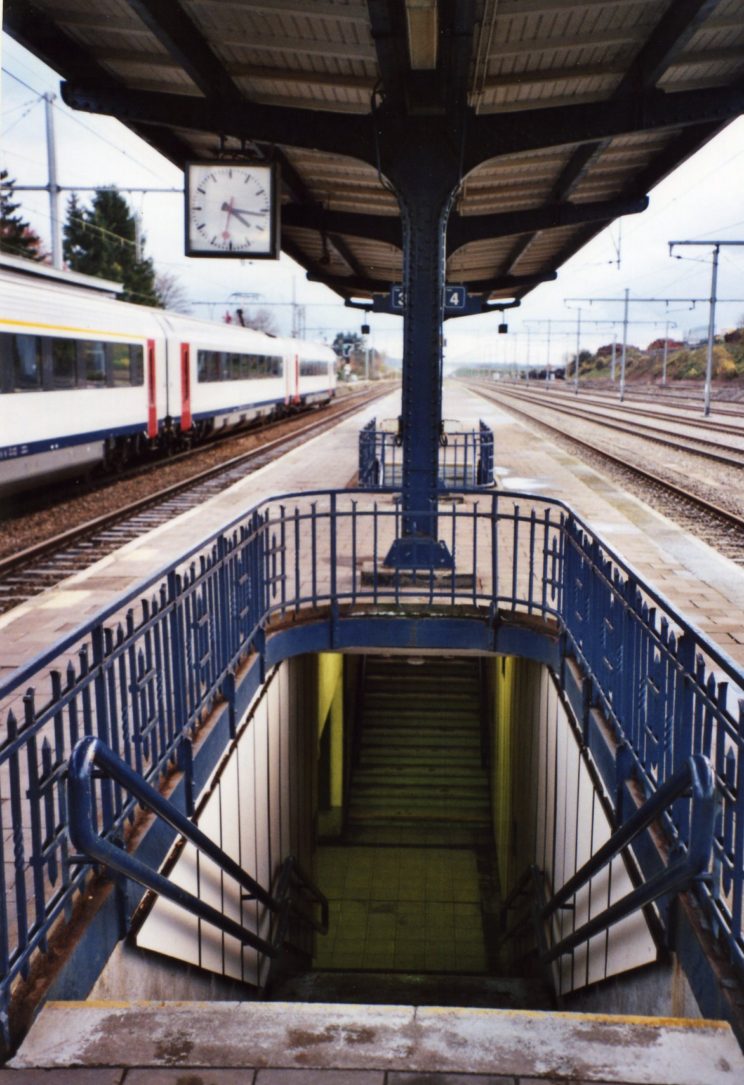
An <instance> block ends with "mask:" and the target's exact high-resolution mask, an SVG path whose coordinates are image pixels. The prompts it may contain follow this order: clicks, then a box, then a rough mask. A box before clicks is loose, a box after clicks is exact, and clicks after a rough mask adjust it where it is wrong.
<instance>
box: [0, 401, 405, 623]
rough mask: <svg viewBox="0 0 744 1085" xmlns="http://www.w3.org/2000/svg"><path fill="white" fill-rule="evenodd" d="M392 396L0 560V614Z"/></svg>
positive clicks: (343, 408)
mask: <svg viewBox="0 0 744 1085" xmlns="http://www.w3.org/2000/svg"><path fill="white" fill-rule="evenodd" d="M389 393H390V388H389V387H388V386H387V385H386V386H385V388H384V389H383V390H377V389H376V390H375V392H374V393H373V394H372V395H366V396H362V397H357V396H355V397H354V398H353V401H351V402H350V401H349V400H346V399H345V400H344V401H341V402H340V403H339V404H338V406H337V407H336V408H335V409H331V410H330V411H324V412H323V414H322V415H321V416H319V417H318V416H316V417H314V418H313V419H312V421H305V422H304V424H301V425H298V426H296V427H294V428H293V429H292V431H291V432H290V433H284V434H283V435H282V436H280V437H276V438H274V439H271V440H267V441H266V442H264V443H262V444H261V445H260V446H259V447H258V448H254V449H251V450H250V451H248V452H243V453H241V454H240V455H238V456H234V457H232V458H231V459H229V460H226V461H224V462H222V463H220V464H218V465H216V466H212V467H209V468H208V469H206V470H203V471H200V472H198V473H197V474H194V475H191V476H190V477H189V478H186V479H182V480H181V481H179V482H177V483H175V484H173V485H169V486H166V487H164V488H161V489H159V490H157V491H155V492H152V493H149V494H148V495H147V496H145V497H142V498H139V499H137V500H136V501H131V502H129V503H127V504H125V505H122V506H121V507H119V508H117V509H116V510H114V511H112V512H109V513H106V514H104V515H102V516H98V517H96V518H95V519H92V520H88V521H86V522H85V523H83V524H80V525H78V526H76V527H73V528H70V529H69V530H67V531H64V532H61V533H59V534H55V535H52V536H50V537H48V538H46V539H43V540H40V541H39V542H38V543H36V544H35V545H33V546H30V547H27V548H25V549H23V550H21V551H18V552H16V553H13V554H11V555H9V556H7V557H4V558H0V614H2V613H4V612H6V611H8V610H11V609H12V608H13V607H15V606H19V605H20V604H21V603H23V602H25V601H26V600H28V599H30V598H32V597H33V596H34V595H38V594H39V593H40V592H43V591H46V590H47V589H48V588H51V587H53V586H54V585H55V584H57V583H59V582H60V581H62V580H64V579H65V578H66V577H68V576H72V575H73V574H74V573H78V572H81V571H82V570H83V569H86V568H88V567H89V566H90V565H93V564H94V563H95V562H96V561H99V560H100V559H101V558H103V557H106V556H107V555H108V554H110V553H112V552H113V551H114V550H117V549H119V548H120V547H122V546H124V545H125V544H126V543H128V542H131V541H133V540H134V539H137V538H139V537H140V536H141V535H144V534H146V533H147V532H148V531H151V530H152V529H153V528H155V527H158V526H159V525H161V524H164V523H167V522H168V521H169V520H171V519H172V518H174V517H176V516H179V515H181V513H183V512H187V511H188V510H189V509H192V508H195V507H196V506H198V505H201V504H203V503H204V502H205V501H207V500H209V498H211V497H214V496H215V495H216V494H218V493H221V492H222V490H224V489H226V488H227V487H228V486H230V485H232V483H233V482H237V481H238V480H240V479H242V478H245V475H246V469H248V470H251V471H255V470H258V469H259V468H260V467H263V466H265V465H266V464H267V463H270V462H271V461H272V460H274V459H278V458H279V457H280V456H282V455H284V454H285V453H287V452H289V451H291V449H293V448H294V447H296V446H297V445H298V444H301V443H304V442H305V441H307V440H308V438H309V437H311V436H316V435H317V434H319V433H322V432H323V431H324V430H326V429H329V428H330V427H331V426H333V425H336V424H337V423H338V422H340V421H342V420H343V419H344V418H346V417H348V416H349V415H352V414H354V413H355V412H356V411H359V410H361V409H362V407H364V406H365V405H366V404H368V403H370V402H372V401H373V400H375V399H378V398H380V397H381V396H383V395H388V394H389Z"/></svg>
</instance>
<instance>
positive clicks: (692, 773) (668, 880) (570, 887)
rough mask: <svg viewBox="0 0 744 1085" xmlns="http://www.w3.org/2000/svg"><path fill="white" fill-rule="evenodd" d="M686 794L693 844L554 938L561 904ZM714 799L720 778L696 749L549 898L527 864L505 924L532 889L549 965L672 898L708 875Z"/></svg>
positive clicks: (542, 952)
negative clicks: (644, 910) (594, 912)
mask: <svg viewBox="0 0 744 1085" xmlns="http://www.w3.org/2000/svg"><path fill="white" fill-rule="evenodd" d="M682 798H684V799H689V802H690V807H691V809H690V813H689V817H688V819H687V820H688V822H689V825H690V841H689V846H688V847H687V848H685V849H682V851H681V854H679V855H676V856H675V857H674V858H672V859H671V860H670V862H669V863H668V864H667V865H666V866H665V867H664V868H663V869H661V870H659V871H658V873H657V874H655V875H654V876H653V877H651V878H648V879H646V880H645V881H644V882H643V883H642V884H641V885H639V886H637V887H636V888H635V889H633V890H631V891H630V892H629V893H626V895H625V896H624V897H622V898H621V899H620V900H617V901H615V902H614V903H613V904H610V905H608V906H607V907H606V908H604V909H602V910H601V911H599V912H598V913H597V914H596V915H594V916H592V918H591V919H589V920H587V921H586V922H585V923H582V924H580V925H579V926H576V927H574V929H573V930H571V932H570V933H569V934H567V935H564V936H563V937H560V938H558V939H557V940H554V939H553V937H552V936H553V934H554V926H553V920H554V917H555V916H556V913H558V912H559V911H560V910H561V909H563V908H569V909H572V908H573V907H574V905H575V901H576V895H577V894H578V893H579V891H580V890H582V889H583V888H584V887H585V886H587V885H588V884H589V883H590V882H591V881H592V879H593V878H595V877H596V875H597V874H599V873H600V872H601V871H602V870H603V869H605V868H606V867H608V866H609V865H610V864H611V863H612V861H613V859H615V858H617V857H618V856H620V855H622V854H623V853H624V852H625V851H626V849H627V848H628V846H629V845H630V844H631V843H632V842H633V841H634V840H635V839H636V837H638V836H639V835H640V834H641V833H642V832H643V831H644V830H645V829H647V828H648V827H649V826H650V825H651V824H652V823H653V822H655V821H657V820H659V819H661V818H662V816H663V815H665V814H667V812H668V811H669V809H670V807H671V806H672V804H674V803H676V802H678V800H680V799H682ZM716 802H717V795H716V782H715V777H714V775H713V769H712V766H711V764H710V762H709V761H708V759H707V758H706V757H703V756H702V755H701V754H696V755H694V756H693V757H690V758H689V759H688V761H687V763H686V764H685V765H683V766H682V767H681V768H679V769H678V770H677V771H676V772H675V773H674V775H673V776H672V777H671V778H670V779H669V780H666V781H665V782H664V783H663V784H662V785H661V786H660V787H659V788H658V790H657V791H655V792H654V793H653V794H652V796H651V797H650V798H649V799H647V800H646V801H645V802H644V803H643V804H642V805H641V806H639V807H638V809H637V810H635V811H634V813H633V814H631V815H630V816H629V817H628V818H627V819H626V820H625V821H624V822H623V824H622V825H620V827H619V828H618V829H616V830H615V832H614V833H613V834H612V835H611V836H610V838H609V840H608V841H607V842H606V843H605V844H604V845H603V846H602V847H601V848H599V850H598V851H596V852H595V853H594V855H592V856H591V857H590V858H589V859H588V860H587V862H586V863H584V865H583V866H582V867H581V868H580V869H579V870H577V871H576V873H575V874H574V875H573V876H572V877H571V878H569V879H568V881H567V882H566V883H565V884H564V885H562V886H561V887H560V888H559V889H558V890H557V891H556V892H555V893H554V894H553V896H552V897H551V898H550V900H548V901H544V900H535V897H536V894H540V895H542V893H543V891H544V887H545V879H544V876H542V872H540V871H538V870H536V869H535V868H534V867H528V868H527V870H526V871H525V873H524V874H523V875H522V877H521V878H520V879H519V881H518V882H517V884H516V886H515V888H514V889H513V890H512V892H511V893H510V894H509V896H508V897H507V899H506V900H505V901H504V905H503V908H502V924H504V925H505V920H506V916H507V914H508V912H509V911H510V910H511V909H513V908H514V906H515V904H516V903H517V901H518V900H519V898H520V897H521V896H523V895H525V893H526V892H527V891H528V889H529V890H530V891H531V898H532V899H531V900H530V911H531V918H532V924H533V926H534V928H535V936H536V939H537V944H538V956H539V959H540V962H541V964H543V965H547V964H549V963H550V962H551V961H555V960H557V959H558V958H559V957H562V956H563V955H564V954H565V953H570V951H571V950H572V949H575V948H576V946H578V945H581V944H582V943H585V942H587V941H588V940H589V939H590V938H593V937H594V935H596V934H599V933H600V932H601V931H605V930H608V929H609V928H610V927H612V926H614V924H616V923H619V922H620V920H621V919H625V918H626V917H627V916H629V915H632V914H633V913H634V912H636V911H638V910H639V909H640V908H645V907H646V906H647V905H649V904H653V903H655V902H656V901H658V900H660V899H661V898H662V897H671V896H673V895H674V894H676V893H679V892H680V891H681V890H682V889H686V888H688V887H689V886H691V885H692V884H693V882H694V881H695V879H696V878H699V877H700V876H701V875H707V874H708V873H709V871H710V866H711V857H712V853H713V835H714V831H715V820H716ZM523 927H524V921H522V922H520V923H518V924H517V925H516V926H515V927H514V928H513V929H512V930H511V931H507V932H506V934H505V935H504V938H503V939H502V940H503V941H507V940H509V939H511V938H512V937H514V935H515V934H517V933H519V932H521V930H522V929H523Z"/></svg>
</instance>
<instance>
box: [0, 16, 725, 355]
mask: <svg viewBox="0 0 744 1085" xmlns="http://www.w3.org/2000/svg"><path fill="white" fill-rule="evenodd" d="M2 46H3V49H2V68H3V72H2V112H1V114H0V162H1V164H2V166H3V167H4V168H7V169H8V171H9V173H10V176H11V177H12V178H14V179H15V181H16V182H17V184H18V185H45V184H46V183H47V180H48V174H47V151H46V138H45V110H44V102H43V101H42V100H40V96H41V95H42V94H44V93H52V94H55V95H56V96H57V97H56V99H55V101H54V103H53V110H54V128H55V141H56V146H57V173H58V183H59V184H60V185H63V186H71V187H77V188H78V190H79V195H80V198H81V200H82V201H83V202H84V203H85V202H87V201H88V200H89V199H90V198H91V196H92V193H90V192H87V193H86V192H85V191H82V189H84V188H85V187H91V186H93V187H94V186H96V185H110V184H115V185H117V186H118V187H119V188H120V190H121V191H122V192H124V193H125V194H127V186H131V187H132V188H145V187H150V188H165V189H176V190H179V191H170V192H148V193H134V192H132V193H131V194H128V195H127V198H128V200H129V203H130V206H131V208H132V210H133V211H138V212H139V213H140V214H141V216H142V220H143V224H144V233H145V239H146V240H145V251H146V254H147V255H148V256H151V257H152V258H153V260H154V262H155V265H156V269H157V270H158V271H163V272H168V273H170V274H171V275H174V276H175V277H176V278H177V279H178V280H179V282H180V283H181V285H182V286H183V288H184V291H185V293H186V295H187V296H188V298H189V300H190V302H191V303H192V305H193V310H192V311H193V312H194V314H195V315H197V316H201V317H204V318H206V319H220V318H221V316H222V315H223V313H224V312H225V309H226V308H227V306H228V304H232V305H233V307H234V306H235V305H236V304H243V305H244V306H246V305H247V306H248V307H249V308H250V307H254V308H268V309H269V310H270V311H271V312H272V313H273V314H274V315H275V317H276V320H277V323H278V325H279V330H280V332H282V333H283V334H289V332H290V328H291V318H292V305H293V302H294V303H295V304H296V305H298V306H301V307H303V309H301V310H300V313H301V314H302V315H304V321H305V329H306V336H307V338H313V339H319V340H323V339H325V340H326V341H328V342H330V341H332V339H333V337H334V336H335V334H336V332H337V331H346V330H352V331H359V328H360V325H361V323H362V321H363V319H365V318H364V316H363V314H362V313H360V312H356V311H353V310H349V309H347V308H345V307H344V304H343V302H342V301H341V300H340V299H339V298H338V297H337V296H336V295H335V294H333V293H332V291H330V290H328V289H327V288H326V287H324V286H322V285H321V284H319V283H310V282H308V281H307V279H306V277H305V272H304V270H303V269H302V268H301V267H299V265H297V264H295V263H294V261H293V260H291V259H290V258H289V257H287V256H284V255H282V257H281V259H280V260H279V261H278V262H271V261H253V262H252V261H240V262H237V261H234V260H214V259H210V260H202V261H199V260H197V259H194V258H188V257H186V256H185V255H184V254H183V221H184V213H183V196H182V195H181V194H180V190H181V189H182V186H183V175H182V173H181V171H180V170H179V169H177V168H176V167H175V166H173V165H172V163H170V162H168V161H167V160H166V159H164V158H163V157H162V156H160V155H159V154H158V153H157V152H156V151H154V150H153V149H152V148H151V147H149V146H148V144H146V143H145V142H144V141H142V140H141V139H139V138H138V137H137V136H135V135H134V134H133V133H131V132H129V131H128V129H127V128H125V127H124V126H123V125H121V124H119V122H118V121H114V120H110V119H108V118H105V117H98V116H94V115H91V114H87V113H78V112H75V111H73V110H70V109H68V108H67V107H66V106H65V105H64V103H63V102H62V101H61V100H60V98H59V77H58V76H57V75H56V74H55V73H54V72H53V71H51V69H49V68H47V67H46V66H45V65H43V64H42V63H41V62H40V61H38V60H36V58H34V57H33V56H32V55H31V54H30V53H28V52H26V50H24V49H23V48H22V47H21V46H19V45H18V44H17V43H16V42H14V41H13V39H12V38H10V37H8V36H7V35H3V40H2ZM216 150H217V148H216V147H215V151H216ZM743 169H744V117H743V118H739V119H738V120H736V121H734V122H733V123H732V124H730V125H729V126H728V127H727V128H726V129H725V130H724V131H723V132H722V133H721V134H720V135H718V136H717V137H716V138H715V139H714V140H711V141H710V143H708V144H707V145H706V146H705V147H704V148H703V149H702V150H701V151H699V152H698V153H697V154H696V155H695V156H693V157H692V158H690V159H689V160H688V161H687V162H686V163H684V164H683V165H682V166H681V167H679V168H678V169H677V170H676V171H675V173H673V174H672V175H671V176H670V177H668V178H667V179H666V180H665V181H662V182H661V184H659V185H658V186H657V187H656V188H655V189H654V190H653V191H652V192H651V193H650V196H651V203H650V207H649V209H648V210H647V211H645V212H643V213H642V214H641V215H633V216H628V217H626V218H625V219H622V220H618V221H616V222H615V223H614V224H613V225H612V226H611V227H610V228H609V229H607V230H604V231H603V232H602V233H601V234H599V235H598V236H597V237H596V238H595V239H594V240H593V241H591V242H590V243H589V245H587V246H585V247H584V248H583V249H582V250H581V251H580V252H579V253H577V255H576V256H574V257H572V259H571V260H569V261H567V263H566V264H564V265H563V267H562V268H561V270H560V271H559V274H558V279H557V281H556V282H553V283H545V284H543V285H542V286H540V287H538V288H537V289H536V290H534V291H532V293H530V294H529V295H528V296H527V297H526V298H525V299H523V301H522V305H521V307H520V308H519V309H515V310H512V311H510V312H507V313H506V314H505V318H506V320H507V322H508V324H509V333H508V334H507V335H498V334H497V324H498V322H499V319H500V318H499V316H498V315H497V314H491V315H489V316H480V317H464V318H458V319H455V320H448V321H447V322H446V324H445V338H446V347H445V361H446V362H450V363H453V364H455V363H462V362H477V361H481V362H492V363H493V362H496V363H502V362H503V363H508V364H513V363H514V362H518V363H519V364H521V365H528V364H533V365H535V364H540V365H543V364H545V363H546V362H548V361H550V362H551V364H554V365H555V364H560V362H561V361H563V360H564V359H565V357H566V356H567V355H569V354H572V353H573V352H575V350H576V345H577V332H578V333H579V334H578V342H579V345H580V349H582V350H584V349H588V350H594V349H596V348H597V347H598V346H600V345H601V344H603V343H611V342H612V339H613V334H616V335H617V337H618V342H621V341H622V326H621V323H620V322H621V321H622V315H623V296H624V291H625V290H626V289H627V290H629V297H630V306H629V319H630V327H629V334H628V342H629V343H633V344H635V345H639V346H642V345H645V344H646V343H648V342H650V341H651V340H652V339H655V338H658V337H662V336H663V335H664V334H665V331H666V324H667V321H668V322H669V334H670V336H671V337H680V338H681V337H682V335H685V334H686V335H689V334H690V333H692V335H693V336H697V337H698V338H704V337H705V335H706V329H707V324H708V317H709V308H708V303H707V300H705V301H701V302H699V303H697V304H696V305H694V306H692V305H691V304H690V303H688V302H687V301H680V302H676V303H675V302H674V301H671V302H670V303H669V304H668V305H667V304H664V302H643V301H640V300H638V301H634V298H638V299H640V298H651V297H653V298H671V299H675V298H685V299H686V298H700V299H708V298H709V296H710V291H711V253H712V250H711V249H710V248H708V247H706V246H695V247H681V248H678V249H676V250H675V256H674V257H670V255H669V242H670V241H680V240H724V241H738V240H744V184H742V170H743ZM65 197H66V194H65ZM16 199H17V200H18V201H19V202H21V204H22V213H23V215H24V216H25V217H26V218H27V219H28V220H29V221H30V223H31V225H32V226H33V227H34V229H35V230H36V231H37V232H38V233H39V234H40V236H41V237H42V239H43V240H44V241H45V242H46V243H47V245H48V244H49V239H50V229H49V198H48V196H47V194H46V193H45V192H18V193H17V196H16ZM64 203H66V198H65V199H64V202H63V214H64ZM236 294H244V295H245V294H247V295H257V297H255V298H252V297H249V298H248V299H246V298H240V299H236V297H235V295H236ZM718 296H719V298H721V299H737V300H732V301H720V302H719V304H718V306H717V316H716V327H717V329H718V330H723V329H726V328H730V327H734V326H735V325H736V324H737V323H738V322H740V320H741V318H742V317H744V246H741V247H739V246H731V247H725V246H724V247H722V248H721V252H720V263H719V274H718ZM589 299H591V300H589ZM600 299H615V300H612V301H606V300H600ZM579 309H580V310H581V318H580V319H581V326H580V328H579V314H578V310H579ZM366 319H367V321H368V323H369V324H370V327H371V332H370V336H369V339H368V343H369V345H370V346H372V347H374V348H376V349H378V350H381V351H386V352H387V353H388V354H389V355H390V356H392V357H399V356H400V353H401V330H402V321H401V320H400V318H398V317H392V316H387V315H384V314H376V313H371V314H370V315H369V317H368V318H366ZM548 321H550V328H549V329H548ZM613 322H615V323H613Z"/></svg>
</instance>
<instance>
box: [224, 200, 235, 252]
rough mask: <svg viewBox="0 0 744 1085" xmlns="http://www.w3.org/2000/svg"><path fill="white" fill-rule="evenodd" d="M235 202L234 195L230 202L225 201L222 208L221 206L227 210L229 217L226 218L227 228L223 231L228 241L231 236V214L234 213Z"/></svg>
mask: <svg viewBox="0 0 744 1085" xmlns="http://www.w3.org/2000/svg"><path fill="white" fill-rule="evenodd" d="M234 202H235V197H234V196H233V198H232V199H231V200H230V202H229V203H223V205H222V208H221V210H223V211H227V218H226V219H225V229H224V230H223V231H222V237H223V238H224V240H225V241H227V239H228V237H229V236H230V229H229V227H230V215H232V214H233V213H234V212H233V203H234Z"/></svg>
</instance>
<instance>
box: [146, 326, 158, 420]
mask: <svg viewBox="0 0 744 1085" xmlns="http://www.w3.org/2000/svg"><path fill="white" fill-rule="evenodd" d="M157 435H158V404H157V392H156V385H155V340H154V339H148V340H147V436H148V437H157Z"/></svg>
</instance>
